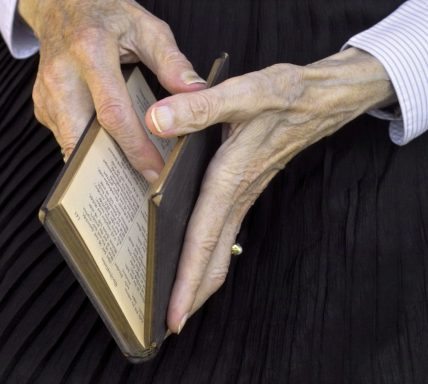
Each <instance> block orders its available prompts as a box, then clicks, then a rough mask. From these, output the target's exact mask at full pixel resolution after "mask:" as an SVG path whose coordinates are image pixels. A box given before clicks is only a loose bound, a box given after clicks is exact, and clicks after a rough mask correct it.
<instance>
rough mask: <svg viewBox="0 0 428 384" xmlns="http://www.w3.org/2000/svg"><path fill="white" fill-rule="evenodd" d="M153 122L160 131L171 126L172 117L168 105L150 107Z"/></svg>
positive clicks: (166, 129)
mask: <svg viewBox="0 0 428 384" xmlns="http://www.w3.org/2000/svg"><path fill="white" fill-rule="evenodd" d="M151 117H152V121H153V124H154V125H155V127H156V130H157V131H158V132H160V133H162V132H165V131H168V130H170V129H171V128H172V125H173V121H174V117H173V115H172V111H171V109H170V108H168V107H157V108H153V109H152V113H151Z"/></svg>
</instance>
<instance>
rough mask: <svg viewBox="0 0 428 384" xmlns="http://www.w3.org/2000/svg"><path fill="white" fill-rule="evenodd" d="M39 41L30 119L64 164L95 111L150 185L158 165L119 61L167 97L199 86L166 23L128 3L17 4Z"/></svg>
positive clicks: (52, 0) (64, 0)
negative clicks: (146, 71)
mask: <svg viewBox="0 0 428 384" xmlns="http://www.w3.org/2000/svg"><path fill="white" fill-rule="evenodd" d="M19 12H20V14H21V16H22V17H23V18H24V20H25V21H26V22H27V23H28V24H29V25H30V26H31V27H32V29H33V30H34V32H35V34H36V36H37V38H38V39H39V41H40V63H39V70H38V74H37V79H36V83H35V85H34V90H33V99H34V106H35V115H36V117H37V119H38V120H39V121H40V122H41V123H42V124H44V125H45V126H47V127H48V128H49V129H51V130H52V132H53V134H54V135H55V138H56V140H57V141H58V143H59V145H60V146H61V148H62V151H63V154H64V157H65V159H67V158H68V156H69V155H70V154H71V152H72V150H73V148H74V146H75V144H76V142H77V140H78V138H79V137H80V135H81V133H82V131H83V129H84V127H85V125H86V124H87V122H88V120H89V118H90V116H91V115H92V113H93V111H94V108H95V110H96V112H97V117H98V120H99V122H100V123H101V125H102V126H103V127H104V128H105V129H106V130H107V131H108V132H109V133H110V134H111V135H112V136H113V137H114V138H115V140H116V141H117V142H118V143H119V145H120V146H121V148H122V149H123V151H124V152H125V154H126V156H127V157H128V159H129V160H130V161H131V163H132V164H133V165H134V167H135V168H136V169H137V170H139V171H140V172H141V173H142V174H143V175H144V176H145V177H146V178H147V179H148V180H149V181H150V182H154V181H155V180H156V179H157V177H158V174H159V172H160V170H161V169H162V166H163V161H162V158H161V157H160V155H159V153H158V152H157V150H156V149H155V147H154V146H153V144H152V143H151V141H150V140H149V139H148V138H147V137H146V134H145V132H144V130H143V127H142V126H141V123H140V122H139V120H138V117H137V115H136V113H135V111H134V110H133V108H132V104H131V100H130V97H129V95H128V92H127V89H126V85H125V82H124V80H123V76H122V74H121V71H120V63H132V62H138V61H140V60H141V61H142V62H143V63H145V64H146V65H147V66H148V67H149V68H150V69H151V70H152V71H153V72H154V73H155V74H156V75H157V77H158V79H159V81H160V83H161V84H162V85H163V86H164V87H165V88H166V89H167V90H168V91H170V92H171V93H177V92H186V91H194V90H198V89H202V88H204V87H205V86H204V81H203V80H202V79H201V78H199V77H198V75H197V74H196V73H195V72H194V70H193V68H192V65H191V64H190V62H189V61H188V60H187V59H186V58H185V57H184V55H183V54H182V53H181V52H180V51H179V49H178V47H177V45H176V42H175V39H174V36H173V35H172V32H171V30H170V29H169V27H168V25H167V24H166V23H165V22H163V21H161V20H159V19H158V18H156V17H155V16H153V15H152V14H150V13H149V12H148V11H146V10H145V9H144V8H143V7H141V6H140V5H138V4H137V3H136V2H135V1H132V0H43V1H36V0H20V2H19Z"/></svg>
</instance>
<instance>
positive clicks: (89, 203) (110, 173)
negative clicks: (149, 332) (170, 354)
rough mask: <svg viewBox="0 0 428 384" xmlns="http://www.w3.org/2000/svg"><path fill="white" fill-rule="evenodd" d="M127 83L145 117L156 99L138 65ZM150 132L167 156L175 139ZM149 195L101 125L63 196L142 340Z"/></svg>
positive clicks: (111, 287)
mask: <svg viewBox="0 0 428 384" xmlns="http://www.w3.org/2000/svg"><path fill="white" fill-rule="evenodd" d="M127 84H128V90H129V92H130V95H131V99H132V100H133V103H134V108H135V110H136V111H137V114H138V115H139V117H140V119H141V122H142V123H144V114H145V112H146V110H147V109H148V107H149V106H150V105H151V104H152V103H153V102H154V101H155V99H154V97H153V95H152V93H151V91H150V89H149V88H148V86H147V83H146V82H145V80H144V78H143V77H142V75H141V73H140V71H139V70H134V72H133V73H132V75H131V77H130V78H129V80H128V82H127ZM145 128H146V127H145ZM146 129H147V128H146ZM152 138H153V142H154V143H155V145H156V147H157V148H158V150H159V151H160V153H161V155H162V156H163V158H164V159H166V157H167V155H168V153H169V152H170V151H171V149H172V147H173V145H174V141H169V140H165V139H159V138H157V137H156V136H152ZM149 198H150V195H149V184H148V183H147V182H146V180H145V179H144V178H143V177H142V176H141V175H140V174H139V173H138V172H137V171H135V170H134V169H133V167H132V166H131V165H130V163H129V162H128V160H127V159H126V157H125V156H124V154H123V153H122V151H121V150H120V149H119V147H118V145H117V144H116V143H115V142H114V140H113V139H112V138H111V137H110V136H109V135H108V134H107V133H106V132H105V131H104V130H103V129H100V130H99V132H98V134H97V136H96V138H95V140H94V142H93V144H92V146H91V148H90V149H89V151H88V153H87V154H86V156H85V159H84V160H83V162H82V164H81V166H80V168H79V169H78V171H77V172H76V174H75V175H74V177H73V180H72V182H71V183H70V186H69V188H68V190H67V192H66V193H65V194H64V196H63V199H62V206H63V208H64V209H65V210H66V212H67V214H68V215H69V217H70V219H71V220H72V222H73V224H74V225H75V227H76V229H77V230H78V232H79V234H80V235H81V237H82V239H83V240H84V242H85V244H86V246H87V247H88V249H89V251H90V252H91V253H92V255H93V257H94V260H95V262H96V263H97V265H98V267H99V269H100V271H101V273H102V274H103V276H104V278H105V280H106V281H107V283H108V285H109V287H110V289H111V290H112V292H113V295H114V297H115V298H116V300H117V302H118V304H119V306H120V308H121V310H122V311H123V313H124V315H125V317H126V318H127V319H128V321H129V323H130V326H131V328H132V329H133V331H134V333H135V334H136V336H137V338H138V340H139V341H140V342H141V344H143V345H144V340H143V337H144V302H145V290H146V261H147V257H146V255H147V230H148V199H149Z"/></svg>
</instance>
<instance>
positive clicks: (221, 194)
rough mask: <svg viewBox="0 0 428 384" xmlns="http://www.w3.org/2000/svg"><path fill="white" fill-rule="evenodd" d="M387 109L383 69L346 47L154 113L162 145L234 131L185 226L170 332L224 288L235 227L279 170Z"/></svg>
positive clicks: (152, 122)
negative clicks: (219, 129) (224, 127)
mask: <svg viewBox="0 0 428 384" xmlns="http://www.w3.org/2000/svg"><path fill="white" fill-rule="evenodd" d="M393 101H395V93H394V90H393V88H392V86H391V83H390V80H389V78H388V75H387V74H386V72H385V70H384V68H383V67H382V65H381V64H380V63H379V62H378V61H377V60H376V59H375V58H373V57H372V56H370V55H369V54H367V53H365V52H362V51H359V50H357V49H355V48H350V49H348V50H346V51H344V52H341V53H338V54H336V55H334V56H331V57H329V58H327V59H325V60H322V61H319V62H317V63H314V64H312V65H309V66H306V67H299V66H295V65H291V64H277V65H274V66H272V67H269V68H266V69H263V70H261V71H258V72H253V73H248V74H246V75H244V76H240V77H236V78H232V79H230V80H227V81H225V82H224V83H222V84H220V85H218V86H216V87H214V88H210V89H206V90H203V91H199V92H194V93H189V94H181V95H175V96H171V97H169V98H166V99H164V100H161V101H159V102H158V103H156V104H155V105H154V106H152V108H151V109H150V110H149V111H148V113H147V115H146V121H147V123H148V125H149V126H150V129H151V130H152V131H153V132H154V133H156V134H158V135H160V136H163V137H171V136H177V135H183V134H186V133H191V132H195V131H198V130H201V129H204V128H205V127H207V126H210V125H212V124H215V123H218V122H228V123H230V131H229V137H228V139H227V140H226V141H225V142H224V143H223V145H222V146H221V147H220V149H219V150H218V152H217V153H216V155H215V157H214V158H213V159H212V161H211V163H210V165H209V168H208V170H207V173H206V175H205V179H204V182H203V185H202V188H201V192H200V195H199V199H198V201H197V204H196V207H195V209H194V211H193V214H192V217H191V220H190V223H189V226H188V228H187V234H186V238H185V243H184V247H183V251H182V255H181V259H180V264H179V269H178V274H177V279H176V282H175V285H174V289H173V292H172V296H171V300H170V305H169V313H168V325H169V328H170V329H171V330H172V331H173V332H180V330H181V329H182V327H183V325H184V323H185V322H186V320H187V318H188V317H189V316H190V315H191V314H192V313H194V312H195V311H196V310H197V309H198V308H200V306H201V305H202V304H203V303H204V302H205V301H206V300H207V298H208V297H209V296H210V295H212V294H213V293H214V292H215V291H216V290H217V289H218V288H219V287H220V286H221V285H222V283H223V282H224V280H225V278H226V275H227V271H228V267H229V262H230V257H231V255H230V250H231V246H232V244H233V243H234V241H235V238H236V235H237V233H238V231H239V228H240V225H241V222H242V220H243V218H244V216H245V214H246V213H247V211H248V209H249V208H250V207H251V205H252V204H253V203H254V201H255V200H256V199H257V197H258V196H259V195H260V193H261V192H262V191H263V190H264V188H265V187H266V186H267V184H268V183H269V182H270V180H271V179H272V178H273V177H274V176H275V175H276V174H277V173H278V171H279V170H281V169H283V168H284V166H285V165H286V164H287V162H288V161H290V159H292V158H293V157H294V156H295V155H296V154H298V153H299V152H300V151H301V150H303V149H304V148H306V147H308V146H309V145H311V144H313V143H315V142H316V141H318V140H320V139H321V138H323V137H325V136H327V135H331V134H332V133H334V132H335V131H337V130H338V129H339V128H341V127H342V126H343V125H344V124H346V123H347V122H349V121H351V120H352V119H354V118H355V117H357V116H358V115H360V114H362V113H363V112H365V111H367V110H369V109H372V108H374V107H380V106H386V105H388V104H390V103H392V102H393ZM244 252H245V250H244ZM244 257H245V256H244Z"/></svg>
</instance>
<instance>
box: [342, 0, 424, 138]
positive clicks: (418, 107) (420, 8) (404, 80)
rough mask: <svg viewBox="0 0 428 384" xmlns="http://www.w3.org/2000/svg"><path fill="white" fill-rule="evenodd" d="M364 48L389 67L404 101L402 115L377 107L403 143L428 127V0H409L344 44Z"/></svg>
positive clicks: (392, 79) (391, 130)
mask: <svg viewBox="0 0 428 384" xmlns="http://www.w3.org/2000/svg"><path fill="white" fill-rule="evenodd" d="M347 46H353V47H356V48H359V49H362V50H364V51H366V52H368V53H370V54H371V55H373V56H374V57H376V58H377V59H378V60H379V61H380V62H381V63H382V65H383V66H384V67H385V69H386V71H387V72H388V75H389V77H390V79H391V82H392V85H393V86H394V89H395V92H396V94H397V98H398V102H399V104H400V109H401V116H397V115H396V114H388V113H386V112H384V111H380V110H375V111H371V112H369V113H370V114H371V115H373V116H376V117H379V118H383V119H388V120H391V123H390V127H389V133H390V137H391V140H392V141H393V142H394V143H396V144H399V145H403V144H407V143H408V142H409V141H410V140H412V139H414V138H415V137H417V136H419V135H420V134H422V133H423V132H425V131H426V130H428V1H427V0H408V1H406V2H405V3H404V4H403V5H402V6H401V7H399V8H398V9H397V10H396V11H395V12H393V13H392V14H391V15H389V16H388V17H387V18H385V19H383V20H382V21H381V22H380V23H378V24H376V25H375V26H374V27H372V28H370V29H368V30H366V31H363V32H361V33H359V34H358V35H356V36H354V37H352V38H351V39H350V40H349V41H348V42H347V43H346V45H345V46H344V48H346V47H347Z"/></svg>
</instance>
